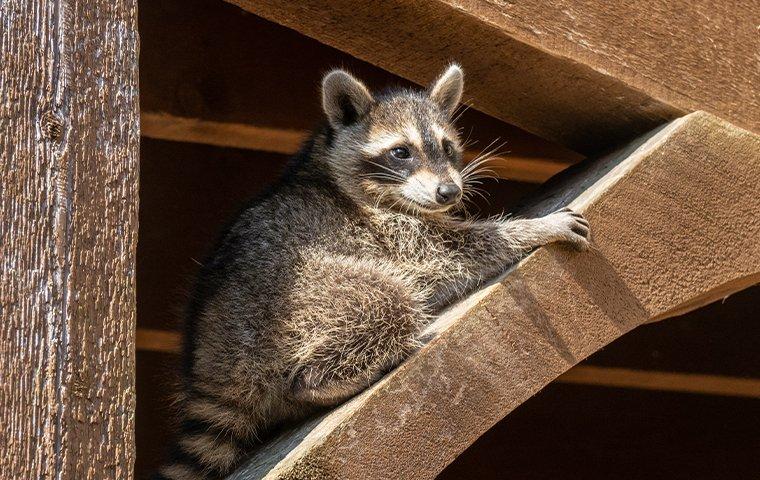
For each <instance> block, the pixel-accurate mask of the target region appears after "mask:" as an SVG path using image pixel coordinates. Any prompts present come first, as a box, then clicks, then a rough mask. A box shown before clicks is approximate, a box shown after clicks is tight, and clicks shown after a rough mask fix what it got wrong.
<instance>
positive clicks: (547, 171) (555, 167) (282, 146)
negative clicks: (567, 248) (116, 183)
mask: <svg viewBox="0 0 760 480" xmlns="http://www.w3.org/2000/svg"><path fill="white" fill-rule="evenodd" d="M140 120H141V131H140V134H141V135H142V136H143V137H146V138H154V139H158V140H170V141H175V142H189V143H201V144H205V145H214V146H218V147H230V148H242V149H250V150H260V151H264V152H273V153H282V154H287V155H292V154H294V153H296V152H297V151H298V148H299V147H300V146H301V142H303V140H304V139H305V138H306V137H307V136H308V135H309V132H308V131H306V130H293V129H286V128H273V127H262V126H256V125H251V124H243V123H228V122H216V121H212V120H203V119H197V118H186V117H177V116H174V115H169V114H166V113H155V112H141V114H140ZM478 153H479V152H477V151H472V150H468V151H466V152H465V155H464V158H465V161H466V162H467V161H471V160H473V159H474V158H476V156H477V155H478ZM489 165H490V168H491V170H493V172H494V174H495V175H496V176H498V177H500V178H507V179H510V180H515V181H521V182H530V183H541V182H544V181H545V180H547V179H548V178H550V177H552V176H553V175H556V174H557V173H559V172H560V171H562V170H564V169H565V168H567V167H569V166H570V165H572V162H571V161H570V159H569V158H568V159H567V160H565V161H562V160H561V159H559V160H557V159H551V158H541V157H540V156H537V157H534V156H519V154H518V155H513V154H504V155H503V156H502V157H499V158H495V159H494V160H493V161H492V162H490V164H489Z"/></svg>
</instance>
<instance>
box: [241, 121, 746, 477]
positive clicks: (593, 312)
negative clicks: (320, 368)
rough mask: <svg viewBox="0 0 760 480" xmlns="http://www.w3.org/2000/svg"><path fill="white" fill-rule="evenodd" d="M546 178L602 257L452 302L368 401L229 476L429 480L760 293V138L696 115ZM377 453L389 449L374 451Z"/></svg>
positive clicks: (559, 255) (578, 257)
mask: <svg viewBox="0 0 760 480" xmlns="http://www.w3.org/2000/svg"><path fill="white" fill-rule="evenodd" d="M572 170H573V171H571V172H567V174H563V176H562V177H561V178H559V179H555V180H553V181H550V182H549V183H550V184H551V185H549V186H547V190H546V192H545V193H544V194H543V195H539V196H538V197H536V199H535V202H534V203H533V204H532V205H531V206H530V207H528V208H526V209H525V211H524V213H525V214H528V215H531V214H536V215H537V214H541V213H545V212H549V211H552V210H555V209H556V208H558V207H560V206H562V205H566V204H569V205H570V206H572V207H573V208H575V209H577V210H579V211H582V212H584V214H585V215H586V216H587V218H588V219H589V221H590V222H591V225H592V229H593V232H592V235H593V238H592V240H593V248H591V249H590V250H589V251H587V252H583V253H578V252H572V251H568V250H566V249H565V248H563V247H561V246H550V247H548V248H542V249H539V250H537V251H536V252H534V253H533V254H531V255H530V256H529V257H528V258H527V259H525V260H524V261H522V262H521V263H520V264H518V265H517V266H516V267H515V268H513V269H512V271H511V272H510V273H509V274H508V275H507V276H506V277H505V278H504V279H503V280H502V281H501V282H500V283H496V284H494V285H492V286H490V287H488V288H486V289H484V290H483V291H481V292H478V293H477V294H475V295H473V296H472V297H471V298H469V299H467V300H466V301H464V302H462V303H461V304H460V305H457V306H455V307H454V308H453V309H451V310H450V311H449V312H447V313H446V314H445V315H443V316H442V317H441V318H439V319H438V320H437V321H436V322H435V323H434V324H433V325H432V326H431V327H430V328H429V330H428V331H427V332H426V334H427V336H428V337H429V338H430V341H429V343H427V345H426V346H425V347H424V348H422V349H421V350H420V351H419V352H417V353H416V354H415V355H414V356H412V357H411V358H410V359H408V360H407V361H406V362H405V363H403V364H402V365H401V366H400V367H399V368H397V369H396V370H395V371H393V372H392V373H391V374H389V375H388V376H387V377H386V378H384V379H383V380H382V381H380V382H379V383H378V384H376V385H374V386H373V387H372V388H370V389H369V390H368V391H366V392H364V393H363V394H361V395H360V396H358V397H356V398H354V399H353V400H351V401H350V402H348V403H346V404H345V405H343V406H341V407H339V408H337V409H335V410H334V411H332V412H330V413H328V414H327V415H325V416H324V417H321V418H317V419H314V420H312V421H311V422H308V423H306V424H304V425H302V426H300V427H298V428H296V429H295V430H292V431H289V432H286V433H284V434H283V435H282V436H281V437H279V438H277V439H275V440H273V441H272V442H270V443H269V444H267V445H265V446H264V447H262V449H260V450H259V451H258V452H257V453H255V454H254V456H253V458H251V459H250V461H249V462H248V464H247V465H245V466H244V467H243V468H242V469H241V470H239V471H238V472H237V473H236V474H234V475H232V476H231V477H230V478H233V479H237V480H241V479H246V480H253V479H260V478H266V479H276V478H277V479H295V478H328V479H329V478H341V479H349V480H350V479H374V478H377V479H380V478H434V477H435V475H437V474H438V473H439V472H440V471H441V470H442V469H443V468H444V467H445V466H446V465H447V464H448V463H450V462H451V461H452V460H453V459H454V458H455V457H456V456H457V455H459V454H460V453H461V452H462V451H463V450H464V449H466V448H467V447H468V446H469V445H470V444H471V443H472V442H473V441H475V440H476V439H477V438H478V437H479V436H480V435H482V434H483V433H484V432H485V431H486V430H488V429H489V428H490V427H491V426H493V425H494V424H495V423H496V422H497V421H499V420H500V419H501V418H503V417H504V416H506V415H508V414H509V413H510V412H511V411H512V410H513V409H515V408H516V407H517V406H518V405H520V404H521V403H523V402H524V401H526V400H527V399H528V398H530V397H531V396H532V395H534V394H535V393H536V392H538V391H539V390H540V389H542V388H543V387H544V386H546V385H547V384H548V383H550V382H551V381H553V380H554V379H556V378H557V377H558V376H560V375H561V374H562V373H564V372H566V371H567V370H569V369H570V368H571V367H572V366H574V365H575V364H577V363H578V362H580V361H581V360H583V359H584V358H586V357H587V356H589V355H590V354H592V353H594V352H595V351H597V350H599V349H600V348H602V347H603V346H605V345H607V344H609V343H610V342H612V341H613V340H615V339H616V338H618V337H620V336H621V335H623V334H625V333H626V332H628V331H629V330H631V329H633V328H635V327H636V326H638V325H641V324H643V323H645V322H647V321H650V320H652V319H660V318H665V317H667V316H670V315H674V314H676V313H680V312H681V311H682V310H683V309H685V308H697V307H698V306H700V305H701V304H704V303H707V302H710V301H714V300H717V299H719V298H720V297H721V296H722V295H725V293H726V292H727V291H736V290H740V289H743V288H746V287H748V286H750V285H753V284H754V283H757V282H759V281H760V216H758V215H757V212H758V211H760V138H758V137H757V136H756V135H754V134H751V133H749V132H747V131H744V130H741V129H738V128H736V127H733V126H731V125H730V124H728V123H726V122H723V121H721V120H719V119H716V118H715V117H712V116H710V115H708V114H704V113H701V112H697V113H694V114H691V115H688V116H686V117H684V118H680V119H678V120H675V121H673V122H672V123H670V124H668V125H667V126H665V127H663V128H661V129H658V130H657V131H655V132H652V133H650V134H649V135H647V136H645V137H643V138H641V139H639V140H637V141H635V142H633V143H631V144H630V145H628V146H627V147H625V148H623V149H621V150H619V151H617V152H615V153H613V154H610V155H608V156H606V157H604V158H601V159H598V160H596V161H593V162H584V164H583V165H580V166H578V167H577V168H574V169H572ZM378 445H382V448H377V446H378Z"/></svg>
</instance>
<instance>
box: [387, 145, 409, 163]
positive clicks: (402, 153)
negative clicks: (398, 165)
mask: <svg viewBox="0 0 760 480" xmlns="http://www.w3.org/2000/svg"><path fill="white" fill-rule="evenodd" d="M391 155H393V156H394V157H395V158H398V159H399V160H406V159H408V158H411V157H412V154H411V153H410V152H409V149H408V148H406V147H396V148H394V149H391Z"/></svg>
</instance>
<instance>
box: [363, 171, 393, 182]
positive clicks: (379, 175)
mask: <svg viewBox="0 0 760 480" xmlns="http://www.w3.org/2000/svg"><path fill="white" fill-rule="evenodd" d="M359 176H360V177H361V178H367V179H370V180H390V181H392V182H395V183H401V182H402V181H403V180H404V179H403V178H402V177H394V176H393V175H390V174H387V173H380V172H377V173H365V174H362V175H359Z"/></svg>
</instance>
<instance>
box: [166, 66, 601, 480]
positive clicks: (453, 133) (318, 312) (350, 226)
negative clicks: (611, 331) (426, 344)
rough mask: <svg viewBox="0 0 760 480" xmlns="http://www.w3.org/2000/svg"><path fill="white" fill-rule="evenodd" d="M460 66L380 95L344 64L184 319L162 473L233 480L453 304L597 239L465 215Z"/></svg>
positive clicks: (553, 222)
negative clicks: (181, 363)
mask: <svg viewBox="0 0 760 480" xmlns="http://www.w3.org/2000/svg"><path fill="white" fill-rule="evenodd" d="M462 89H463V73H462V70H461V68H460V67H459V66H457V65H451V66H449V67H448V68H447V69H446V70H445V71H444V72H443V74H442V75H441V76H440V77H439V78H438V79H437V80H435V81H434V82H433V84H432V85H431V86H430V87H429V88H428V89H427V90H424V91H415V90H408V89H397V90H391V91H387V92H384V93H376V94H373V93H371V92H370V91H369V90H368V89H367V87H365V85H364V84H363V83H361V82H360V81H359V80H357V79H356V78H354V77H353V76H351V75H350V74H348V73H346V72H345V71H342V70H334V71H332V72H330V73H328V74H327V75H326V76H325V77H324V79H323V82H322V105H323V110H324V113H325V116H326V120H327V121H326V122H325V124H324V126H323V127H322V128H321V129H319V130H318V131H317V132H316V133H315V134H314V135H313V136H312V137H311V138H310V139H309V140H308V141H307V142H306V144H305V145H304V146H303V148H302V150H301V151H300V153H299V154H297V155H296V157H295V159H294V161H293V163H292V166H291V167H290V170H289V171H288V172H287V174H286V175H285V176H284V178H283V179H281V181H280V182H279V183H278V184H277V185H276V186H275V187H273V189H272V190H271V191H269V192H268V193H267V194H265V195H263V196H262V197H261V198H258V199H256V200H255V201H253V202H252V203H251V204H250V205H249V206H248V207H247V208H245V209H244V210H243V211H242V213H241V214H240V215H239V217H238V218H237V219H236V220H235V221H234V222H233V223H232V224H231V226H230V227H229V228H228V230H227V231H226V233H224V235H223V236H222V238H221V240H220V242H219V243H218V245H217V247H216V249H215V251H214V253H213V254H212V255H211V256H210V258H209V259H208V260H207V261H206V262H205V263H204V265H203V267H202V268H201V270H200V274H199V278H198V281H197V287H196V290H195V294H194V296H193V298H192V301H191V304H190V306H189V309H188V312H187V318H186V333H185V346H184V360H185V368H184V378H183V387H182V388H183V391H182V394H181V399H180V401H179V402H178V405H179V409H180V417H181V418H180V422H181V433H180V437H179V440H178V442H177V445H176V448H175V452H174V455H173V458H172V461H171V462H170V463H169V464H167V465H166V466H165V467H163V468H162V469H161V471H160V472H161V473H160V474H159V478H166V479H173V480H191V479H192V480H196V479H198V480H199V479H217V478H222V477H224V476H226V475H227V474H229V473H230V472H231V471H232V470H233V469H234V468H235V467H236V466H238V464H239V463H240V461H241V459H242V458H243V457H244V455H245V454H246V452H248V451H249V450H250V449H251V448H252V447H255V445H256V444H257V443H258V442H260V441H261V440H262V439H264V438H266V436H267V435H268V433H270V432H271V431H272V429H274V428H276V427H278V426H280V425H282V424H284V423H287V422H293V421H296V420H298V419H301V418H304V417H306V416H308V415H310V414H312V413H313V412H315V411H316V410H318V409H320V408H324V407H326V406H330V405H336V404H338V403H340V402H343V401H344V400H346V399H348V398H350V397H351V396H353V395H355V394H356V393H357V392H360V391H361V390H363V389H365V388H367V386H369V385H370V384H372V383H373V382H375V381H376V380H377V379H379V378H380V377H381V376H382V375H383V374H384V373H386V372H388V371H389V370H390V369H392V368H393V367H394V366H395V365H397V364H398V363H399V362H401V361H402V360H403V359H404V358H405V357H407V356H408V355H409V354H410V353H412V352H413V351H414V350H415V349H416V348H418V347H419V345H420V340H419V334H420V332H421V330H422V328H423V327H424V326H425V325H426V324H428V323H429V321H430V320H431V318H432V317H433V316H435V315H436V314H437V313H438V312H440V311H441V309H443V308H445V307H446V306H448V305H450V304H452V303H453V302H456V301H457V300H459V299H461V298H462V297H464V296H466V295H467V294H469V293H471V292H473V291H474V290H476V289H478V288H479V287H481V286H482V285H483V284H484V283H485V282H488V281H489V280H492V279H493V278H495V277H497V276H498V275H500V274H501V273H503V272H504V271H505V270H506V269H507V268H508V267H509V266H510V265H511V264H513V263H514V262H515V261H516V260H518V259H519V258H520V257H522V256H523V255H524V254H525V253H527V252H529V251H531V250H532V249H535V248H537V247H540V246H542V245H546V244H548V243H551V242H567V243H569V244H570V245H571V246H574V247H576V248H580V249H583V248H586V246H587V237H588V234H589V226H588V223H587V222H586V220H584V219H583V217H582V216H581V215H579V214H577V213H574V212H572V211H570V210H567V209H565V210H561V211H559V212H556V213H553V214H551V215H548V216H545V217H542V218H537V219H507V218H503V217H497V218H491V219H485V220H473V219H467V218H463V217H462V216H461V215H456V214H453V213H452V212H456V211H457V210H458V209H459V208H460V206H461V204H462V199H463V196H466V195H467V194H468V192H469V190H470V189H471V188H472V183H473V182H474V179H475V178H476V177H477V175H478V170H479V164H480V163H481V162H475V163H471V164H469V165H467V166H465V165H463V162H462V152H463V148H462V145H461V142H460V139H459V138H458V132H457V130H456V128H455V127H454V125H453V120H452V116H453V114H454V112H455V110H456V109H457V106H458V104H459V102H460V99H461V96H462Z"/></svg>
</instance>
